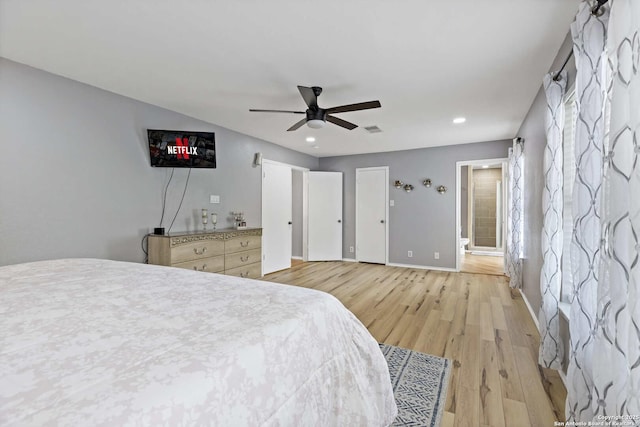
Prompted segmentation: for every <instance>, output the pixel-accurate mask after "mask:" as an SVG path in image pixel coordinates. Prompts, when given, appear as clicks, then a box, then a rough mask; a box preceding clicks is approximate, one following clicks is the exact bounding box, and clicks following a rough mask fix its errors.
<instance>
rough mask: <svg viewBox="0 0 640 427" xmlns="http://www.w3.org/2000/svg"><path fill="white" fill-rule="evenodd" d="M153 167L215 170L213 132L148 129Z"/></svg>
mask: <svg viewBox="0 0 640 427" xmlns="http://www.w3.org/2000/svg"><path fill="white" fill-rule="evenodd" d="M147 135H148V137H149V156H150V157H151V166H155V167H166V168H215V167H216V140H215V134H214V133H213V132H185V131H179V130H156V129H148V130H147Z"/></svg>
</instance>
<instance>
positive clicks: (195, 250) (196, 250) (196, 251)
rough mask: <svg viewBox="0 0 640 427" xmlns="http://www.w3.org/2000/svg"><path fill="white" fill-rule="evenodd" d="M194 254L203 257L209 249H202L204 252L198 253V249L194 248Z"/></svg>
mask: <svg viewBox="0 0 640 427" xmlns="http://www.w3.org/2000/svg"><path fill="white" fill-rule="evenodd" d="M193 252H195V253H196V255H202V254H204V253H205V252H207V248H206V247H204V248H202V250H201V251H200V252H198V248H193Z"/></svg>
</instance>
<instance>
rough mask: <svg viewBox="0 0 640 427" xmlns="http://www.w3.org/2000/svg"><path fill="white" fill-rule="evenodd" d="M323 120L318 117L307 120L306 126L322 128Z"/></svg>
mask: <svg viewBox="0 0 640 427" xmlns="http://www.w3.org/2000/svg"><path fill="white" fill-rule="evenodd" d="M324 123H325V122H324V121H322V120H318V119H312V120H308V121H307V126H309V127H310V128H311V129H322V128H323V127H324Z"/></svg>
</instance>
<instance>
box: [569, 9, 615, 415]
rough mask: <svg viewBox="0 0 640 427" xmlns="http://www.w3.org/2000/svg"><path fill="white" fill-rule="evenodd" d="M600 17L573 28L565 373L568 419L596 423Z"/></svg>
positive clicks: (587, 16) (585, 12)
mask: <svg viewBox="0 0 640 427" xmlns="http://www.w3.org/2000/svg"><path fill="white" fill-rule="evenodd" d="M601 11H604V13H603V14H601V15H600V16H596V15H593V14H592V13H591V5H590V4H589V3H588V2H586V1H584V2H582V3H581V4H580V7H579V10H578V14H577V16H576V19H575V21H574V22H573V23H572V25H571V34H572V37H573V51H574V56H575V60H576V67H577V75H576V105H577V113H578V114H577V122H576V127H575V158H576V179H575V183H574V187H573V221H574V230H573V236H572V239H571V266H572V268H573V272H572V276H573V286H574V294H573V301H572V303H571V320H570V322H569V330H570V336H571V344H570V355H569V368H568V372H567V405H566V415H567V421H585V420H592V419H593V416H594V412H595V411H594V408H595V407H596V406H597V405H598V404H599V399H600V397H601V396H598V395H597V394H594V389H593V368H594V363H593V356H594V352H595V351H596V349H595V340H594V337H595V331H596V328H597V323H596V311H597V304H596V302H597V291H598V268H599V264H600V234H601V233H600V231H601V218H600V212H601V211H600V209H601V189H602V178H603V154H604V135H605V114H604V101H605V93H606V87H607V85H606V78H605V77H604V76H605V75H606V69H607V63H606V55H605V40H606V33H607V22H608V18H609V15H608V7H607V8H602V9H601Z"/></svg>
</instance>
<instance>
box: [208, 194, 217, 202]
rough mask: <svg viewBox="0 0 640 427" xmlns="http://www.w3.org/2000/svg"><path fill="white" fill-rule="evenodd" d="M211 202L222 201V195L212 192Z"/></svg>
mask: <svg viewBox="0 0 640 427" xmlns="http://www.w3.org/2000/svg"><path fill="white" fill-rule="evenodd" d="M209 203H220V196H217V195H215V194H212V195H210V196H209Z"/></svg>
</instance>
